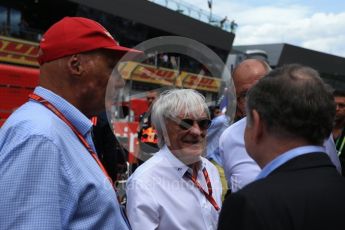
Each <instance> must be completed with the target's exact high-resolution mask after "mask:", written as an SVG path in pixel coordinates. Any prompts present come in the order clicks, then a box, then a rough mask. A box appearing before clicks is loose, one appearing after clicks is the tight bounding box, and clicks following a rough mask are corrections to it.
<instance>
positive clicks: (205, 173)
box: [185, 168, 220, 211]
mask: <svg viewBox="0 0 345 230" xmlns="http://www.w3.org/2000/svg"><path fill="white" fill-rule="evenodd" d="M202 173H203V174H204V177H205V180H206V184H207V188H208V193H207V192H206V191H205V190H204V189H203V188H202V187H201V185H200V184H199V182H198V181H197V180H196V178H197V176H196V175H197V174H195V173H194V172H193V174H194V176H192V175H191V174H190V173H189V172H188V171H187V172H186V174H185V175H186V176H187V177H188V178H189V179H190V180H191V181H192V182H193V184H194V185H195V187H197V188H198V189H199V190H200V191H201V192H202V193H203V194H204V195H205V197H206V198H207V200H208V201H209V202H210V203H211V204H212V205H213V207H214V208H215V209H216V210H217V211H219V209H220V208H219V206H218V204H217V202H216V201H215V200H214V198H213V196H212V185H211V180H210V177H209V176H208V172H207V170H206V168H203V169H202Z"/></svg>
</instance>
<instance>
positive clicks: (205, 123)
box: [178, 118, 211, 130]
mask: <svg viewBox="0 0 345 230" xmlns="http://www.w3.org/2000/svg"><path fill="white" fill-rule="evenodd" d="M194 122H196V123H197V124H198V126H199V128H200V129H201V130H206V129H208V128H209V127H210V125H211V120H210V119H201V120H193V119H188V118H186V119H181V121H180V122H179V123H178V126H179V127H180V128H181V129H183V130H188V129H190V128H192V126H193V125H194Z"/></svg>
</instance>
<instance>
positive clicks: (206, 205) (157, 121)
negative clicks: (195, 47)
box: [127, 89, 222, 230]
mask: <svg viewBox="0 0 345 230" xmlns="http://www.w3.org/2000/svg"><path fill="white" fill-rule="evenodd" d="M152 122H153V123H154V126H155V127H156V129H157V134H158V141H159V142H158V144H159V147H160V151H159V152H158V153H156V154H155V155H154V156H153V157H152V158H150V159H149V160H148V161H146V162H145V163H144V164H143V165H141V166H140V167H139V168H138V169H137V170H136V171H135V172H134V174H132V176H131V177H130V178H129V180H128V183H127V198H128V200H127V214H128V218H129V221H130V223H131V226H132V228H133V230H142V229H156V230H166V229H197V230H203V229H216V227H217V221H218V210H219V208H220V205H221V193H222V188H221V183H220V179H219V175H218V171H217V169H216V168H215V167H214V165H213V164H212V163H211V162H209V161H208V160H207V159H205V158H203V157H202V154H203V153H204V151H205V148H206V133H207V128H208V127H209V125H210V123H211V121H210V120H209V112H208V108H207V104H206V103H205V98H204V97H203V96H202V95H201V94H200V93H198V92H196V91H195V90H192V89H174V90H169V91H166V92H164V93H162V94H161V95H160V97H159V98H158V99H157V100H156V101H155V102H154V104H153V107H152Z"/></svg>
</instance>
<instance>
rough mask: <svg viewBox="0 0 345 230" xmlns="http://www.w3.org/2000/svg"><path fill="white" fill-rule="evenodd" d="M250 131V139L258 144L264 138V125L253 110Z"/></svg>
mask: <svg viewBox="0 0 345 230" xmlns="http://www.w3.org/2000/svg"><path fill="white" fill-rule="evenodd" d="M252 131H253V132H252V138H253V140H254V141H255V143H256V144H258V143H259V142H260V141H261V140H262V139H263V136H264V123H263V121H262V119H261V117H260V114H259V113H258V111H256V110H255V109H254V110H252Z"/></svg>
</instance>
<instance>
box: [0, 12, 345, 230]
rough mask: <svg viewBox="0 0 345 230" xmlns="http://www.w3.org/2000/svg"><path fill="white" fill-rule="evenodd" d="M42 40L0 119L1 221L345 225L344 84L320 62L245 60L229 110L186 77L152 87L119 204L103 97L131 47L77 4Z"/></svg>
mask: <svg viewBox="0 0 345 230" xmlns="http://www.w3.org/2000/svg"><path fill="white" fill-rule="evenodd" d="M39 48H40V50H39V57H38V61H39V64H40V83H39V86H38V87H36V88H35V90H34V92H33V93H32V94H30V96H29V101H28V102H27V103H25V104H24V105H22V106H21V107H20V108H19V109H17V110H16V111H15V112H14V113H13V114H12V115H11V116H10V117H9V118H8V119H7V121H6V123H5V124H4V125H3V126H2V128H1V129H0V175H1V176H0V184H1V186H0V193H1V194H2V197H1V198H0V229H118V230H126V229H133V230H137V229H138V230H142V229H145V230H146V229H147V230H150V229H152V230H153V229H162V230H170V229H171V230H172V229H188V230H192V229H195V230H201V229H232V228H233V229H265V230H267V229H272V230H273V229H274V230H276V229H301V230H302V229H303V230H304V229H339V230H340V229H345V223H344V221H342V217H343V216H344V215H345V209H344V207H345V197H344V194H345V178H344V177H343V176H342V168H344V167H345V165H342V164H343V162H344V159H345V153H343V152H344V151H345V150H344V143H345V141H344V133H345V132H344V125H345V93H344V92H339V91H334V90H332V88H331V87H329V86H328V85H327V84H325V83H324V82H323V80H322V79H321V78H320V76H319V74H318V72H317V71H316V70H314V69H312V68H310V67H307V66H302V65H299V64H289V65H285V66H282V67H278V68H276V69H274V70H271V68H270V66H269V65H268V64H267V63H266V62H264V61H262V60H255V59H248V60H245V61H243V62H242V63H240V64H239V65H238V66H237V67H236V68H235V69H234V71H233V73H232V77H233V81H234V84H235V88H236V95H237V108H236V117H235V119H234V121H230V120H229V118H228V117H227V116H225V114H223V113H222V111H220V108H219V107H210V108H209V107H208V105H207V103H206V100H205V97H204V96H203V95H202V94H200V93H199V92H197V91H196V90H193V89H170V90H166V91H164V92H160V93H159V95H158V93H157V92H149V93H148V94H147V99H148V100H150V102H151V103H150V109H149V111H148V112H147V113H145V114H143V115H142V116H141V119H140V122H141V125H140V128H139V130H138V132H139V137H140V138H139V139H140V140H141V141H142V142H143V143H144V142H145V141H148V140H150V141H151V142H150V145H149V146H150V147H152V149H153V150H154V151H151V150H152V149H150V151H148V150H147V149H145V146H144V145H143V146H141V151H142V153H141V156H142V162H140V165H139V166H138V168H137V169H136V170H135V172H134V173H133V174H132V175H131V176H130V178H129V179H128V181H127V185H126V196H127V197H126V203H125V204H124V203H123V202H120V201H119V199H118V194H117V191H116V188H115V186H114V181H116V179H117V177H116V175H117V174H118V172H119V171H121V170H122V169H121V168H122V167H123V165H124V164H125V162H124V161H125V160H124V158H126V155H127V153H126V152H125V150H124V149H123V148H122V146H121V144H119V143H118V142H117V141H116V137H115V136H114V134H113V133H112V131H111V129H110V128H109V124H108V122H107V119H106V113H105V112H104V111H105V109H106V108H105V103H104V98H105V95H106V88H107V84H108V82H109V81H111V82H112V85H111V87H113V89H114V90H113V91H114V93H115V94H116V92H117V91H118V90H119V89H120V88H122V87H123V86H124V81H123V80H122V78H121V77H120V76H119V75H118V73H116V71H113V68H114V67H115V66H116V64H117V62H118V61H119V60H120V59H121V57H122V56H123V55H124V54H125V53H126V52H131V53H133V54H140V53H141V52H140V51H138V50H133V49H130V48H126V47H123V46H120V45H119V44H118V42H117V41H116V40H115V39H114V38H113V37H112V36H111V35H110V34H109V32H108V31H107V30H106V29H105V28H104V27H103V26H102V25H100V24H99V23H97V22H95V21H93V20H90V19H87V18H82V17H65V18H63V19H62V20H60V21H58V22H57V23H55V24H54V25H52V26H51V27H50V28H49V29H48V30H47V32H46V33H45V34H44V35H43V38H42V40H41V42H40V47H39ZM108 87H109V86H108ZM210 110H211V111H210ZM91 120H92V121H94V122H93V123H92V121H91ZM231 123H232V124H231ZM148 130H150V132H148ZM149 134H150V135H149ZM115 154H118V155H117V156H115ZM115 162H116V163H115ZM222 178H223V179H222ZM225 178H226V180H225ZM225 192H226V193H227V194H226V196H225V198H224V194H225Z"/></svg>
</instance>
